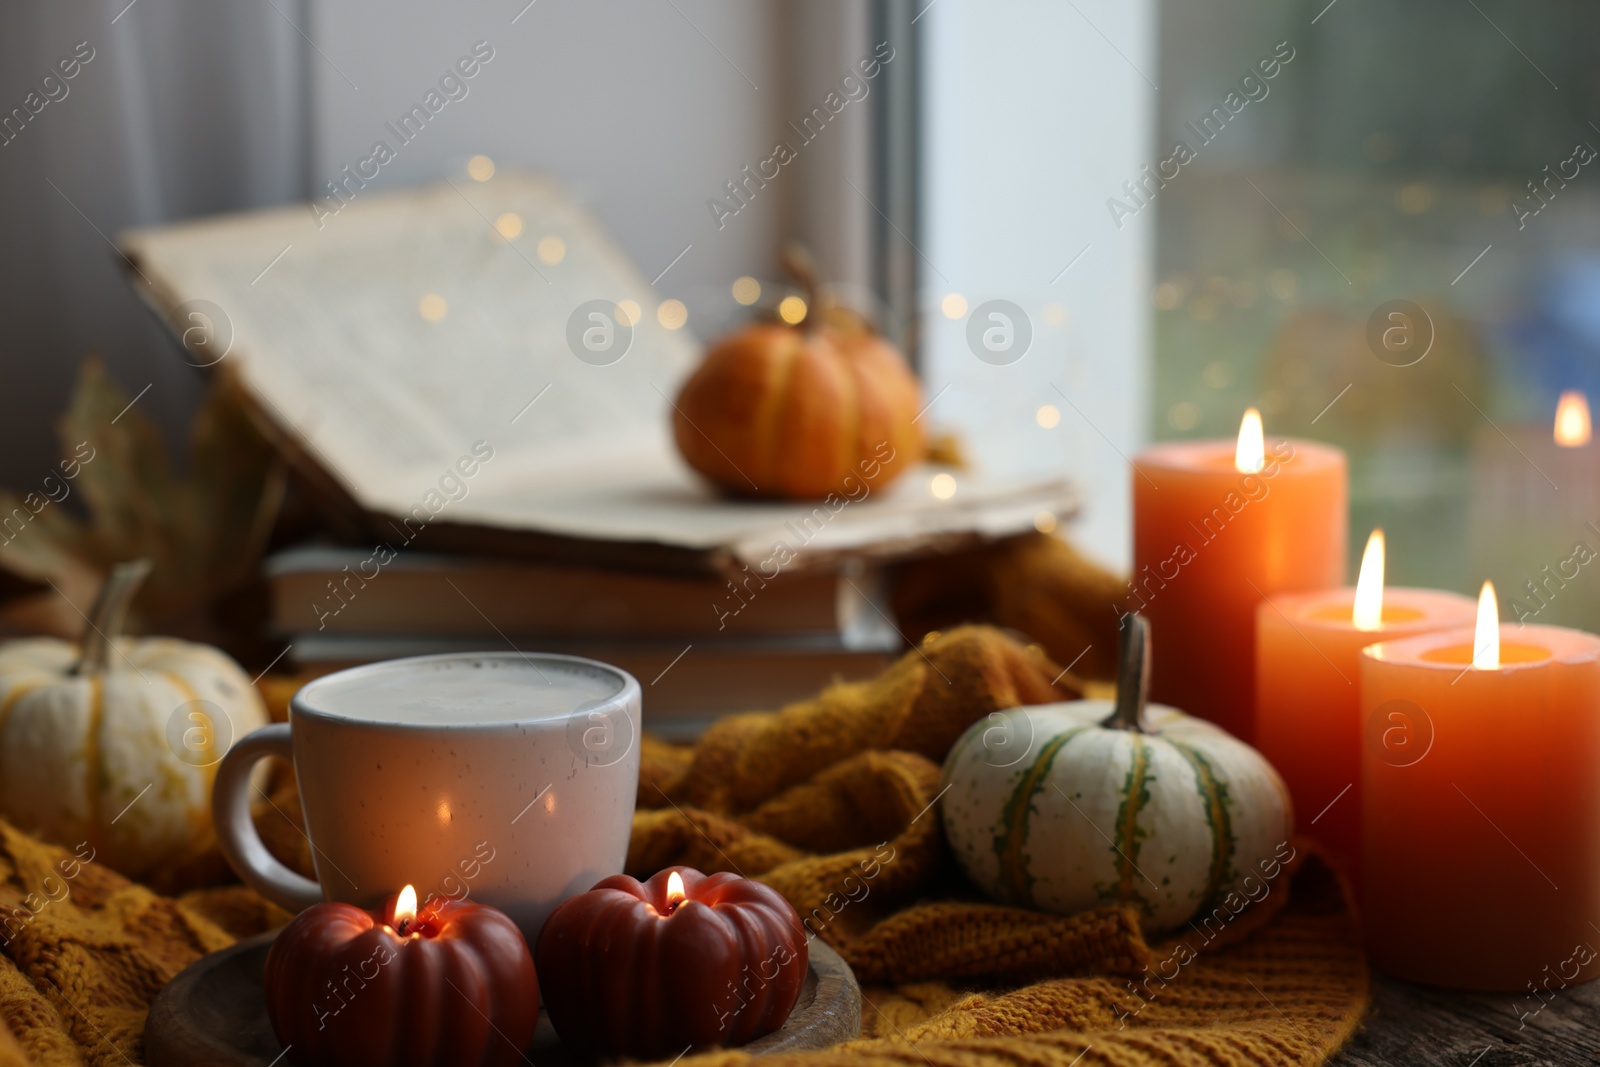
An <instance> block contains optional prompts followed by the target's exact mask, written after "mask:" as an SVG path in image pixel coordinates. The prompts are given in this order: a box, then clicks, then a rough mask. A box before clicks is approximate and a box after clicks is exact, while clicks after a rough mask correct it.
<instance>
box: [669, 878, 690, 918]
mask: <svg viewBox="0 0 1600 1067" xmlns="http://www.w3.org/2000/svg"><path fill="white" fill-rule="evenodd" d="M687 896H688V894H687V893H685V892H684V891H683V875H681V874H679V873H678V872H677V871H673V872H672V873H671V874H669V875H667V914H668V915H671V914H672V913H673V912H675V911H677V910H678V905H679V904H682V903H683V902H684V900H685V898H686V897H687Z"/></svg>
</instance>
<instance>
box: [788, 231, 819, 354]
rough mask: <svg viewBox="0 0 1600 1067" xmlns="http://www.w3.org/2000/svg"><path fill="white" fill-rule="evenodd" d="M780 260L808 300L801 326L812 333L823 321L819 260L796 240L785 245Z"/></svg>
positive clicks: (806, 300)
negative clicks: (818, 277) (813, 257)
mask: <svg viewBox="0 0 1600 1067" xmlns="http://www.w3.org/2000/svg"><path fill="white" fill-rule="evenodd" d="M779 262H780V263H781V264H782V265H783V269H784V270H785V271H787V272H788V274H789V277H791V278H793V279H794V280H795V282H796V284H798V285H799V286H800V293H801V296H802V297H803V298H804V299H805V302H806V317H805V320H804V325H803V326H802V327H801V328H802V329H804V330H805V331H806V332H807V333H810V332H811V331H812V330H814V329H816V327H817V325H818V324H819V323H821V321H822V305H821V300H822V287H821V285H820V284H819V283H818V282H817V261H816V260H814V259H812V258H811V253H810V252H807V251H806V248H805V246H804V245H802V244H800V243H799V242H797V241H796V242H791V243H790V244H788V245H787V246H785V247H784V250H783V254H782V255H781V256H780V257H779Z"/></svg>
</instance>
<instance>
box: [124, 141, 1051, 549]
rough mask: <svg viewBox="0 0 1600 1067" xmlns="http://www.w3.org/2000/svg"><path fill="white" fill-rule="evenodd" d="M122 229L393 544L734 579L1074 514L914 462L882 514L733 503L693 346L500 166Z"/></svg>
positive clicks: (130, 245) (200, 335)
mask: <svg viewBox="0 0 1600 1067" xmlns="http://www.w3.org/2000/svg"><path fill="white" fill-rule="evenodd" d="M347 191H350V192H351V198H350V202H349V203H348V205H347V206H346V207H345V208H344V209H342V210H340V211H339V212H338V213H336V214H332V213H328V212H319V213H313V212H312V211H311V210H310V209H309V208H307V207H306V206H297V207H288V208H280V209H273V210H268V211H261V212H253V213H249V214H243V215H234V216H228V217H223V218H216V219H207V220H202V221H198V222H189V223H181V224H177V225H172V226H165V227H161V228H159V229H150V230H140V231H133V232H130V233H127V234H124V235H122V237H121V239H120V242H119V243H120V246H121V248H122V250H123V252H124V253H125V254H126V255H127V256H128V258H129V260H130V261H131V262H132V263H133V264H134V267H135V269H137V270H138V271H139V272H140V273H141V274H142V275H143V276H144V278H145V279H148V281H149V283H150V284H148V285H145V284H142V283H141V284H138V285H136V286H135V288H136V289H137V290H138V291H139V292H140V294H141V295H143V296H144V297H145V298H146V299H147V300H148V301H149V302H150V303H151V305H152V306H153V307H154V309H155V310H156V312H157V313H158V314H159V315H160V316H161V317H162V318H163V320H164V321H165V322H167V324H168V325H169V326H170V327H171V328H172V330H173V331H174V333H175V334H177V335H178V336H179V337H180V339H181V340H182V341H183V342H184V348H183V351H184V353H185V356H186V358H188V359H189V361H190V362H192V363H195V364H196V365H214V366H216V367H218V369H219V370H223V371H226V372H227V373H231V374H233V375H235V376H236V377H237V379H238V381H239V382H240V384H241V385H242V386H243V387H244V391H245V393H246V395H247V396H248V397H249V398H250V400H251V401H252V403H253V404H254V406H255V408H256V411H257V414H258V415H259V416H260V418H261V421H262V423H263V426H264V428H265V429H267V430H268V432H269V433H270V434H271V435H273V436H274V438H275V439H276V440H277V441H278V442H279V443H280V445H281V446H282V447H283V448H284V451H285V453H286V454H287V455H289V456H290V457H291V459H292V460H294V461H295V462H296V463H297V464H298V465H299V466H300V467H301V468H302V469H303V470H304V471H305V473H306V474H307V475H308V476H309V477H311V478H312V479H313V480H314V482H315V483H316V484H320V485H322V486H323V487H324V488H325V489H326V490H328V491H329V493H330V494H332V495H333V496H334V497H336V498H337V499H338V500H339V501H340V502H342V503H343V504H344V505H346V507H347V510H348V511H349V512H350V514H352V515H355V516H359V517H360V521H361V522H362V523H363V524H364V525H365V526H366V528H367V530H368V532H370V533H371V535H372V536H373V537H375V538H383V539H384V540H385V541H386V542H387V543H389V544H391V545H393V546H394V547H396V548H399V547H403V544H404V543H406V542H408V541H409V539H410V537H411V536H415V534H416V532H417V531H419V530H420V529H421V528H423V527H428V528H429V529H430V534H429V538H428V541H427V544H428V547H430V548H432V549H438V548H441V547H464V548H488V549H491V550H495V551H505V552H529V553H536V554H540V555H543V556H546V557H549V558H554V559H572V560H582V561H585V562H588V563H594V564H598V565H611V564H623V565H634V566H643V567H654V568H662V569H706V568H713V569H720V570H723V571H736V570H738V569H739V568H740V567H742V566H748V567H750V568H752V569H755V568H758V567H764V566H765V567H770V566H771V564H772V561H773V560H774V559H780V560H782V561H783V563H782V564H781V565H782V566H783V567H784V568H785V569H789V568H790V567H792V568H794V569H806V568H810V567H813V566H832V565H833V564H835V563H837V561H838V559H839V558H840V557H841V556H844V557H849V556H876V557H887V558H892V557H895V556H899V555H904V554H906V553H909V552H914V551H918V550H926V549H929V548H933V547H938V546H943V545H953V544H959V543H963V542H967V541H971V540H973V539H977V538H992V537H998V536H1003V535H1006V534H1010V533H1015V532H1019V531H1022V530H1025V529H1028V528H1030V527H1031V526H1032V524H1033V523H1034V519H1035V516H1036V515H1038V513H1039V512H1041V511H1049V512H1051V513H1053V514H1055V515H1058V516H1059V515H1064V514H1067V513H1069V512H1070V511H1072V510H1073V508H1074V506H1075V499H1074V496H1073V493H1072V489H1071V486H1070V485H1069V484H1067V483H1066V482H1065V481H1064V480H1052V481H1044V482H1041V481H1039V480H1038V479H1036V478H1035V479H1033V480H1031V481H1008V480H1006V479H1003V478H996V477H991V476H986V475H984V474H982V473H980V472H957V473H956V478H957V491H956V493H955V494H954V496H953V497H951V498H950V499H945V500H939V499H935V498H934V496H933V495H932V493H931V492H930V490H929V478H930V475H931V471H914V472H912V473H910V474H908V475H906V476H905V477H904V478H903V479H902V480H901V481H900V482H899V483H898V484H896V485H894V486H893V487H891V488H888V489H884V490H873V491H871V492H870V493H869V494H867V496H866V497H865V498H863V499H858V500H842V499H835V500H834V501H832V502H830V503H821V504H818V503H802V504H790V503H781V502H770V501H766V502H752V501H742V500H732V499H729V498H726V497H724V496H721V495H719V494H718V493H716V492H715V491H713V490H712V489H710V488H709V487H707V486H706V485H704V484H703V483H702V482H701V481H700V480H699V479H698V478H697V476H695V475H694V474H693V472H692V471H690V470H689V469H688V468H687V467H686V466H685V465H684V464H683V462H682V461H681V460H680V459H679V457H678V455H677V451H676V448H675V446H674V445H673V442H672V437H671V430H670V414H671V410H672V406H671V405H672V398H673V397H674V396H675V395H676V393H677V391H678V388H679V386H680V384H681V383H682V381H683V379H684V377H685V376H686V375H687V374H688V373H689V372H690V371H691V370H692V368H693V367H694V365H695V363H696V361H697V359H698V356H699V353H698V345H697V343H696V342H695V340H694V339H693V338H692V337H690V336H689V335H688V334H687V333H686V332H684V331H682V330H678V331H673V330H669V329H667V328H665V327H664V326H662V325H661V324H660V322H659V321H658V319H657V315H656V309H657V301H656V299H655V298H654V296H653V295H652V293H651V290H650V286H649V284H648V283H647V282H646V281H645V280H644V278H643V277H642V276H640V274H639V273H638V271H637V270H636V269H635V268H634V267H633V266H632V265H631V264H630V263H629V262H628V261H627V259H626V257H625V256H624V255H623V254H622V253H621V252H620V251H619V250H618V249H617V248H616V247H615V246H614V245H613V244H612V243H611V241H610V240H609V238H607V236H606V235H605V234H604V233H603V232H602V231H601V229H600V228H599V226H598V225H597V224H596V223H595V222H594V221H593V220H591V219H590V218H589V217H588V216H587V215H586V214H585V213H584V212H583V211H582V209H581V208H579V207H578V205H577V204H575V203H574V202H573V201H572V200H571V199H570V198H569V197H568V196H567V195H566V194H565V193H564V192H563V191H562V190H561V189H560V188H559V187H558V186H557V185H555V184H554V183H552V182H550V181H548V180H546V179H543V178H540V177H538V176H535V175H531V174H527V173H517V172H515V171H507V170H501V171H499V172H498V173H496V174H495V176H494V177H493V178H492V179H490V180H489V181H487V182H477V181H471V180H468V179H465V178H462V179H457V180H450V181H446V182H444V183H441V184H439V185H435V186H430V187H427V188H422V189H416V190H407V191H403V192H397V193H387V194H380V193H375V192H363V191H360V190H357V189H355V188H354V187H353V186H352V187H351V188H350V190H347Z"/></svg>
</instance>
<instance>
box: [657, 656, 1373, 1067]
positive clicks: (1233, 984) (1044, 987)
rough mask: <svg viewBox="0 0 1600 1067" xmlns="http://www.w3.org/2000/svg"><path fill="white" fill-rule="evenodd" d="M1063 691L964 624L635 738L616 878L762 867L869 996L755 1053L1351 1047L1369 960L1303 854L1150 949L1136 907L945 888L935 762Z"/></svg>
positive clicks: (1017, 1058)
mask: <svg viewBox="0 0 1600 1067" xmlns="http://www.w3.org/2000/svg"><path fill="white" fill-rule="evenodd" d="M1078 688H1079V686H1078V683H1076V682H1075V681H1074V680H1073V679H1072V678H1071V677H1070V676H1066V675H1063V674H1062V672H1060V671H1059V669H1058V668H1057V667H1056V666H1055V665H1054V664H1053V663H1051V662H1050V661H1049V660H1048V659H1046V657H1045V656H1044V654H1043V653H1042V652H1041V651H1040V650H1039V649H1037V648H1033V647H1030V648H1023V647H1021V646H1019V645H1017V644H1016V643H1014V642H1013V641H1011V640H1010V639H1009V638H1007V637H1006V636H1005V635H1004V634H1002V633H1001V632H999V631H996V630H993V629H989V628H987V627H962V628H958V629H956V630H952V631H950V632H948V633H945V634H942V635H933V636H932V637H931V638H930V639H929V640H927V641H925V642H924V643H923V645H922V647H920V648H918V649H916V650H915V651H913V652H911V653H908V654H907V655H906V656H905V657H904V658H902V659H901V660H900V661H899V662H898V663H897V664H895V665H894V666H893V667H891V668H890V669H889V670H888V671H886V672H885V673H884V674H883V675H881V676H880V677H878V678H876V679H874V680H872V681H869V682H863V683H856V684H844V685H836V686H834V687H832V688H831V689H829V690H827V691H825V692H824V693H822V694H821V695H820V696H818V697H817V698H815V699H813V700H809V701H804V702H801V703H799V704H795V705H792V706H790V707H787V708H785V709H783V710H782V711H779V712H774V713H764V714H752V715H739V716H734V717H731V718H729V719H725V720H723V721H722V722H720V723H718V724H717V725H716V726H714V727H712V728H711V729H710V730H709V731H707V733H706V734H705V736H704V737H703V738H702V739H701V740H700V742H699V743H698V744H697V745H695V746H694V747H693V748H692V749H673V748H672V747H671V746H666V745H663V744H661V743H659V742H654V741H652V742H650V743H648V744H647V745H646V747H645V751H644V760H643V766H644V769H643V771H642V773H641V776H640V779H641V780H640V790H639V806H640V810H639V811H638V813H637V814H636V815H635V817H634V827H633V840H632V843H631V846H630V849H629V853H628V870H629V871H630V873H633V874H636V875H640V876H643V875H646V874H649V873H652V872H654V871H656V870H658V869H660V868H661V867H663V866H666V865H668V864H673V863H683V864H688V865H690V866H693V867H697V868H699V869H701V870H705V871H721V870H731V871H738V872H740V873H743V874H745V875H747V876H749V877H753V878H759V879H760V880H762V881H764V882H766V883H768V884H769V885H772V886H773V887H775V888H776V889H778V890H779V891H780V892H781V893H783V895H784V896H785V897H787V898H788V900H789V902H790V903H791V904H793V905H794V907H795V910H796V911H798V912H799V914H800V916H801V921H802V922H803V923H804V924H805V925H806V927H807V929H808V930H809V931H810V932H811V933H812V934H814V935H815V936H817V937H820V938H822V939H823V940H824V941H826V942H827V943H828V944H830V945H832V946H833V947H834V948H835V949H837V950H838V951H839V953H840V955H842V956H843V957H844V958H845V959H846V960H847V961H848V962H849V963H850V965H851V967H852V968H853V969H854V970H855V972H856V976H857V978H858V979H859V980H860V981H861V983H862V984H863V986H864V987H866V993H867V997H868V1006H867V1007H866V1008H865V1010H864V1013H863V1014H864V1018H863V1037H862V1039H861V1040H859V1041H855V1042H851V1043H850V1044H847V1045H844V1046H840V1047H839V1048H836V1049H831V1050H828V1051H825V1052H819V1053H808V1054H804V1055H791V1056H782V1057H774V1058H773V1059H771V1060H764V1061H763V1062H764V1063H767V1064H771V1065H772V1067H780V1065H781V1063H782V1062H783V1061H786V1060H794V1061H795V1063H796V1064H801V1063H803V1064H806V1065H809V1067H828V1065H832V1064H835V1063H837V1064H845V1063H849V1064H865V1063H870V1062H874V1061H878V1062H883V1063H886V1064H887V1063H891V1062H892V1063H894V1064H897V1065H900V1067H905V1065H907V1064H914V1063H918V1062H919V1061H926V1062H927V1063H928V1064H930V1065H937V1067H944V1065H945V1064H949V1065H951V1067H1000V1065H1002V1064H1007V1065H1009V1064H1016V1063H1029V1064H1035V1065H1042V1067H1049V1065H1054V1067H1069V1065H1071V1064H1075V1063H1078V1062H1080V1059H1079V1058H1080V1056H1081V1057H1082V1059H1081V1062H1082V1063H1083V1064H1085V1065H1089V1064H1130V1065H1132V1064H1156V1063H1160V1064H1208V1065H1220V1064H1314V1063H1320V1062H1322V1061H1323V1060H1325V1059H1326V1058H1327V1057H1328V1056H1329V1055H1330V1054H1331V1053H1332V1052H1333V1051H1335V1050H1336V1049H1337V1048H1338V1047H1339V1046H1341V1045H1342V1044H1343V1043H1344V1042H1345V1041H1346V1040H1347V1039H1348V1038H1349V1036H1350V1035H1351V1034H1352V1033H1353V1032H1354V1030H1355V1028H1356V1026H1357V1025H1358V1024H1359V1022H1360V1020H1361V1017H1362V1015H1363V1014H1364V1012H1365V1010H1366V1006H1367V1003H1368V976H1367V969H1366V964H1365V961H1364V959H1363V957H1362V954H1361V951H1360V949H1359V948H1358V947H1357V939H1356V936H1355V931H1354V924H1353V922H1352V918H1351V914H1350V910H1349V908H1348V906H1347V904H1346V901H1345V898H1344V895H1343V892H1342V890H1341V888H1340V886H1339V884H1338V883H1337V882H1336V880H1335V879H1334V878H1333V876H1332V875H1330V874H1329V873H1328V871H1327V869H1326V868H1324V867H1323V866H1322V865H1321V864H1320V862H1317V861H1314V860H1313V861H1311V862H1306V860H1305V857H1303V856H1301V857H1299V858H1297V859H1295V860H1294V861H1292V862H1291V863H1290V864H1289V866H1288V868H1287V870H1286V872H1285V873H1284V874H1281V875H1280V876H1279V878H1278V879H1276V880H1275V882H1274V883H1273V885H1272V886H1271V888H1270V889H1269V891H1268V892H1267V894H1266V896H1265V897H1264V898H1263V899H1262V900H1261V901H1260V902H1259V903H1257V904H1253V905H1251V906H1249V907H1248V908H1246V909H1245V910H1244V911H1242V912H1240V913H1239V914H1238V915H1237V916H1236V917H1235V916H1232V915H1231V914H1229V913H1228V912H1226V911H1223V912H1222V913H1221V915H1222V917H1223V918H1224V920H1225V921H1221V922H1217V921H1212V922H1207V923H1201V924H1199V925H1195V926H1191V927H1190V928H1188V929H1187V930H1186V931H1185V935H1186V936H1185V937H1183V938H1177V939H1173V940H1170V941H1167V942H1163V943H1159V944H1150V943H1148V942H1147V941H1146V940H1145V938H1144V937H1143V936H1142V935H1141V934H1140V930H1139V923H1138V916H1137V913H1136V912H1135V911H1134V910H1133V909H1132V908H1118V907H1107V908H1100V909H1096V910H1094V911H1090V912H1085V913H1083V914H1080V915H1075V916H1056V915H1047V914H1044V913H1041V912H1034V911H1027V910H1023V909H1020V908H1013V907H1008V906H1004V905H1000V904H994V903H991V902H988V901H986V900H984V899H982V897H981V896H980V895H979V894H978V893H977V892H976V891H975V890H974V889H973V888H972V887H971V885H970V884H968V883H967V882H966V881H965V879H964V878H963V877H962V876H961V875H960V873H959V871H958V870H957V869H956V867H955V865H954V863H953V861H952V859H951V857H950V856H949V853H948V850H947V848H946V846H945V843H944V837H943V832H942V829H941V826H940V822H939V814H938V807H937V801H938V797H939V769H940V763H941V762H942V760H943V758H944V755H945V753H946V752H947V751H948V750H949V748H950V746H951V744H953V743H954V741H955V739H956V738H957V737H958V736H959V735H960V734H961V732H962V731H963V730H964V729H966V727H967V726H969V725H970V724H971V723H973V722H974V721H977V720H978V719H980V718H982V717H983V716H985V715H987V714H988V713H989V712H991V711H997V710H1000V709H1002V708H1007V707H1013V706H1015V705H1018V704H1033V703H1042V702H1046V701H1050V700H1063V699H1071V698H1072V696H1074V695H1076V693H1077V690H1078ZM1298 844H1299V843H1297V845H1298ZM1291 890H1292V892H1291ZM1291 898H1292V899H1291ZM1086 1050H1087V1051H1086ZM746 1058H748V1057H746V1056H745V1055H744V1054H743V1053H740V1052H738V1051H736V1050H734V1051H728V1052H717V1053H711V1054H707V1055H702V1056H697V1057H686V1058H685V1059H684V1060H683V1061H682V1062H683V1063H684V1064H686V1065H691V1067H711V1065H717V1067H720V1065H721V1064H724V1063H729V1064H731V1063H733V1062H735V1061H738V1060H741V1059H746Z"/></svg>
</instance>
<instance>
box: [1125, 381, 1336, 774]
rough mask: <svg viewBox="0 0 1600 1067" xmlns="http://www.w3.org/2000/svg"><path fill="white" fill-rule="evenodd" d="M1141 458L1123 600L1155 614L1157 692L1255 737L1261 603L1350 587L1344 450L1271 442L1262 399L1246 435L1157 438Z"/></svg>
mask: <svg viewBox="0 0 1600 1067" xmlns="http://www.w3.org/2000/svg"><path fill="white" fill-rule="evenodd" d="M1133 466H1134V477H1133V567H1134V571H1133V579H1132V581H1130V582H1129V583H1128V595H1127V599H1126V602H1125V605H1124V609H1125V610H1126V611H1129V612H1133V611H1138V612H1142V613H1143V614H1144V616H1145V617H1146V618H1148V619H1149V620H1150V629H1151V638H1152V644H1153V647H1154V648H1155V649H1156V654H1155V656H1154V657H1153V658H1152V662H1151V679H1150V687H1151V693H1150V695H1151V698H1152V699H1154V700H1158V701H1160V702H1161V703H1163V704H1170V705H1172V706H1173V707H1179V708H1183V709H1184V710H1185V711H1188V712H1190V713H1191V714H1195V715H1199V716H1201V717H1203V718H1207V719H1210V720H1211V721H1212V722H1214V723H1217V724H1218V725H1219V726H1221V727H1222V728H1223V729H1225V730H1227V731H1228V732H1230V733H1232V734H1233V735H1234V736H1235V737H1238V738H1240V739H1241V740H1243V741H1247V742H1248V741H1252V740H1253V739H1254V737H1255V652H1256V640H1255V629H1256V606H1257V605H1258V604H1260V603H1261V601H1262V599H1263V598H1265V597H1268V596H1271V595H1273V594H1275V593H1285V592H1298V591H1300V590H1311V589H1327V588H1330V587H1333V586H1339V585H1343V584H1344V572H1345V537H1346V533H1345V528H1346V525H1347V524H1348V521H1349V516H1348V512H1349V504H1348V495H1349V493H1348V487H1347V484H1346V481H1347V478H1346V468H1345V456H1344V452H1343V451H1341V450H1340V449H1337V448H1333V447H1330V446H1328V445H1321V444H1316V443H1314V442H1311V441H1290V440H1276V441H1273V442H1272V446H1271V448H1267V447H1266V445H1265V442H1264V440H1263V436H1262V429H1261V416H1260V414H1259V413H1258V412H1256V410H1255V409H1254V408H1251V409H1250V410H1249V411H1247V412H1245V417H1244V422H1243V424H1242V425H1241V426H1240V429H1239V439H1238V441H1237V442H1234V441H1181V442H1174V443H1170V444H1162V445H1156V446H1154V447H1152V448H1149V449H1146V450H1145V451H1143V452H1141V453H1140V454H1139V455H1138V456H1136V457H1135V458H1134V461H1133Z"/></svg>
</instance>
